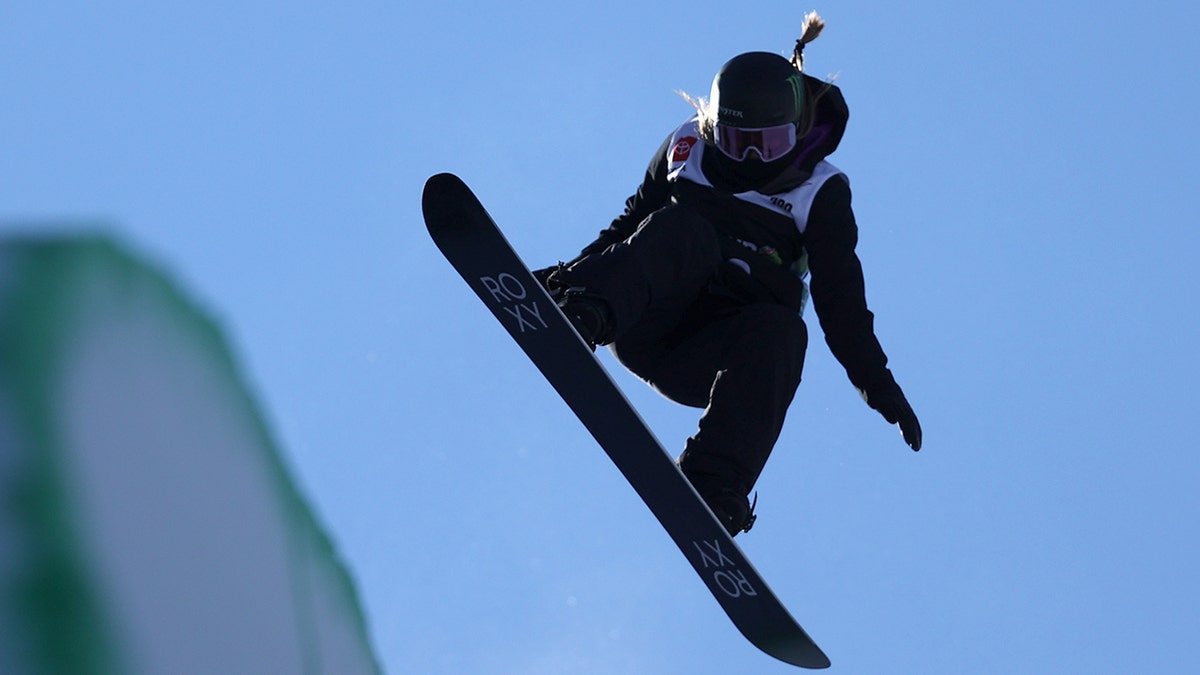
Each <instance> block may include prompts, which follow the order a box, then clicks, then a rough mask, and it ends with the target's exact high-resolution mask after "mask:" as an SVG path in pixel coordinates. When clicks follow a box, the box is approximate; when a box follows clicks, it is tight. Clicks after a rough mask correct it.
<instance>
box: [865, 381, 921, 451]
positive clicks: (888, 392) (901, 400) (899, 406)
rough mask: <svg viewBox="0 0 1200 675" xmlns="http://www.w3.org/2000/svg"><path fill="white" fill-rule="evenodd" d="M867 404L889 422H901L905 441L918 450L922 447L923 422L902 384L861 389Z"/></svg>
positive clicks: (901, 431)
mask: <svg viewBox="0 0 1200 675" xmlns="http://www.w3.org/2000/svg"><path fill="white" fill-rule="evenodd" d="M859 393H860V394H862V397H863V398H864V399H866V401H867V405H869V406H871V407H872V408H874V409H875V410H878V411H879V414H880V415H883V419H885V420H887V422H888V424H899V425H900V433H901V434H903V435H904V442H905V443H908V446H909V447H910V448H912V449H913V452H916V451H918V450H920V449H921V423H920V422H919V421H917V414H916V413H915V412H913V409H912V406H911V405H909V404H908V399H906V398H905V397H904V392H903V391H901V390H900V385H898V384H896V383H895V382H892V383H890V384H889V385H885V386H881V387H879V388H876V389H873V390H871V391H860V392H859Z"/></svg>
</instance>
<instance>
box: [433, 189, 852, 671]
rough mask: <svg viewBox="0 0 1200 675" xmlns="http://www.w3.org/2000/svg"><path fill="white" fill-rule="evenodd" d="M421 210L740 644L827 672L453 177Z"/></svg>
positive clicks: (826, 662)
mask: <svg viewBox="0 0 1200 675" xmlns="http://www.w3.org/2000/svg"><path fill="white" fill-rule="evenodd" d="M422 209H423V211H424V215H425V223H426V226H427V228H428V229H429V233H430V235H431V236H432V237H433V240H434V243H435V244H437V246H438V248H439V249H440V250H441V251H442V253H443V255H445V256H446V259H447V260H448V261H449V262H450V264H451V265H452V266H453V267H454V268H455V270H457V271H458V273H459V275H461V276H462V278H463V280H464V281H466V282H467V285H468V286H470V287H471V289H472V290H474V291H475V294H476V295H478V296H479V299H480V300H482V301H483V303H484V304H485V305H486V306H487V307H488V309H490V310H491V312H492V314H493V315H494V316H495V317H496V319H497V320H498V321H499V322H500V323H501V324H502V325H504V327H505V328H506V329H507V330H508V333H509V335H510V336H512V338H513V339H514V340H515V341H516V342H517V344H518V345H519V346H520V347H521V349H522V350H524V352H525V354H526V355H527V356H528V357H529V359H530V360H531V361H533V363H534V365H535V366H536V367H537V368H538V370H540V371H541V373H542V375H543V376H545V378H546V380H547V381H548V382H549V383H550V385H551V386H552V387H554V389H555V390H556V391H557V392H558V393H559V395H560V396H562V398H563V401H565V402H566V404H567V406H568V407H570V408H571V410H572V411H573V412H574V413H575V415H576V416H577V417H578V418H579V421H580V422H582V423H583V425H584V427H586V428H587V430H588V431H589V432H590V433H591V434H592V436H593V437H594V438H595V439H596V441H597V442H598V443H599V444H600V447H601V448H603V449H604V451H605V453H607V454H608V456H609V458H610V459H611V460H612V462H613V464H615V465H616V467H617V469H618V470H620V472H621V473H622V475H624V476H625V479H626V480H628V481H629V484H630V485H631V486H632V487H633V489H634V491H636V492H637V494H638V496H640V497H641V498H642V501H644V502H645V503H646V506H648V507H649V508H650V511H651V512H652V513H653V514H654V516H655V517H656V518H657V519H658V521H659V523H661V524H662V526H663V528H664V529H665V530H666V531H667V534H668V535H670V537H671V539H672V540H673V541H674V542H675V544H676V545H677V546H678V547H679V550H680V551H681V552H682V553H683V555H684V557H686V558H687V560H688V562H690V563H691V564H692V567H693V568H694V569H695V570H696V572H697V573H698V574H699V575H700V578H701V580H702V581H703V582H704V583H705V585H706V586H707V587H708V589H709V590H710V591H711V592H712V594H713V597H714V598H716V600H717V602H718V603H720V605H721V607H722V608H723V609H724V610H725V612H726V614H727V615H728V616H729V618H730V619H731V620H732V621H733V623H734V625H735V626H736V627H737V628H738V630H739V631H741V633H742V635H744V636H745V637H746V639H748V640H749V641H750V642H751V643H753V644H754V645H755V646H756V647H758V648H759V649H761V650H762V651H764V652H766V653H767V654H770V655H771V656H773V657H775V658H777V659H780V660H782V661H784V662H787V663H790V664H793V665H796V666H801V667H805V668H826V667H828V666H829V665H830V662H829V659H828V658H827V657H826V656H825V654H824V653H823V652H822V651H821V649H820V648H819V647H818V646H817V645H816V644H815V643H814V642H813V641H812V639H811V638H810V637H809V636H808V634H807V633H805V631H804V629H803V628H801V627H800V625H799V624H798V623H796V621H795V619H793V618H792V616H791V615H790V614H789V613H788V611H787V609H786V608H785V607H784V606H783V604H782V603H781V602H780V601H779V599H778V598H777V597H776V596H775V594H774V593H773V592H772V591H771V589H770V588H768V587H767V584H766V583H765V582H764V581H763V580H762V578H761V577H760V576H759V574H758V572H757V571H756V570H755V569H754V567H753V566H751V564H750V562H749V560H747V559H746V557H745V555H744V554H743V553H742V551H741V549H740V548H738V546H737V544H735V543H734V542H733V539H732V538H731V537H730V536H729V534H728V533H727V532H726V531H725V528H724V527H723V526H722V525H721V524H720V523H719V522H718V521H717V519H716V517H715V516H713V514H712V512H711V511H710V510H709V509H708V507H707V506H706V505H705V504H704V502H703V500H701V498H700V496H699V494H697V493H696V491H695V489H694V488H693V487H692V485H691V483H690V482H689V481H688V480H687V478H686V477H685V476H684V475H683V473H682V472H681V471H680V470H679V468H678V466H676V464H675V462H674V460H673V459H672V457H671V456H670V455H668V454H667V452H666V451H665V450H664V449H663V448H662V445H661V444H659V442H658V440H657V439H656V438H655V437H654V435H653V433H652V432H651V431H650V429H649V428H648V427H647V426H646V424H645V422H643V421H642V419H641V417H640V416H639V415H638V414H637V412H636V411H635V410H634V408H633V406H632V405H630V403H629V401H628V400H627V399H626V398H625V395H624V394H623V393H622V392H621V390H620V388H619V387H617V385H616V384H615V383H614V382H613V381H612V379H611V378H610V377H609V375H608V372H607V371H606V370H605V369H604V366H603V365H602V364H601V363H600V361H599V360H597V359H596V356H595V355H594V354H593V353H592V350H591V348H590V347H589V346H588V344H587V343H586V342H585V341H584V340H583V339H582V338H581V337H580V336H579V334H578V333H576V331H575V329H574V328H573V327H572V326H571V324H570V322H569V321H567V319H566V317H565V316H563V314H562V312H561V311H560V310H559V308H558V306H557V305H556V304H555V303H554V301H553V300H552V299H551V298H550V295H549V294H548V293H547V292H546V290H545V289H544V288H543V287H542V286H541V284H540V283H538V281H537V279H536V278H535V277H534V276H533V274H532V273H530V271H529V269H528V268H527V267H526V266H525V263H524V262H523V261H522V260H521V259H520V257H519V256H518V255H517V254H516V252H515V251H514V250H513V249H512V246H510V245H509V243H508V241H507V239H505V237H504V235H503V233H502V232H501V231H500V229H499V228H498V227H497V226H496V224H495V222H494V221H493V220H492V218H491V216H489V215H488V213H487V211H486V209H484V207H483V205H482V204H481V203H480V202H479V200H478V199H477V198H476V197H475V195H474V194H473V193H472V192H471V189H470V188H469V187H467V185H466V184H465V183H463V181H462V180H461V179H460V178H458V177H457V176H455V175H453V174H449V173H443V174H438V175H436V176H433V177H432V178H430V179H429V180H428V181H427V182H426V184H425V190H424V193H423V195H422Z"/></svg>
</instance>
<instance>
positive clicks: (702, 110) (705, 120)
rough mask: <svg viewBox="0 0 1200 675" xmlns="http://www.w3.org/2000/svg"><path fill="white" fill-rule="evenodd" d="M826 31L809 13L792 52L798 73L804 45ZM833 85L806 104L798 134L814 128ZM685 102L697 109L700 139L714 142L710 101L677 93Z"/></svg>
mask: <svg viewBox="0 0 1200 675" xmlns="http://www.w3.org/2000/svg"><path fill="white" fill-rule="evenodd" d="M823 30H825V20H824V19H822V18H821V17H820V15H818V14H817V13H816V12H809V13H808V14H805V15H804V22H803V23H802V24H801V30H800V38H799V39H798V40H796V46H795V48H794V49H793V50H792V58H791V59H790V61H791V63H792V66H793V67H795V69H796V71H797V72H800V73H803V72H804V45H807V44H808V43H810V42H812V41H813V40H816V39H817V38H818V37H820V36H821V31H823ZM830 86H832V85H831V83H826V84H825V86H824V87H822V88H821V90H820V91H819V92H817V95H816V96H814V97H812V100H811V101H809V102H808V103H807V104H806V107H807V108H808V111H807V113H806V114H805V116H804V118H805V128H803V129H800V130H799V133H798V134H797V135H798V136H800V137H803V136H804V134H807V133H808V132H809V130H811V128H812V117H813V115H812V113H813V112H814V111H815V110H816V106H817V101H818V100H819V99H820V98H821V96H823V95H824V94H825V92H827V91H829V87H830ZM675 93H677V94H679V95H680V96H681V97H682V98H683V100H685V101H687V102H688V103H689V104H690V105H691V106H692V107H693V108H695V109H696V115H697V116H698V117H699V118H700V137H701V138H702V139H704V140H705V141H709V142H712V140H713V125H714V124H716V121H717V118H716V115H715V114H713V110H712V107H711V106H710V105H709V100H708V99H707V98H706V97H704V96H692V95H691V94H688V93H687V92H685V91H682V90H680V91H676V92H675Z"/></svg>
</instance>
